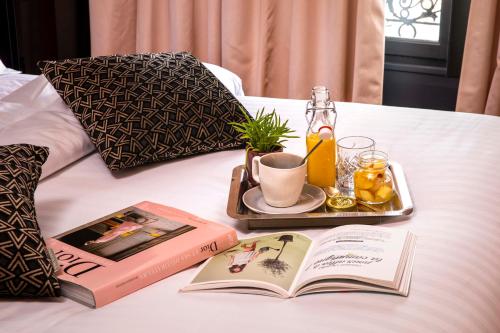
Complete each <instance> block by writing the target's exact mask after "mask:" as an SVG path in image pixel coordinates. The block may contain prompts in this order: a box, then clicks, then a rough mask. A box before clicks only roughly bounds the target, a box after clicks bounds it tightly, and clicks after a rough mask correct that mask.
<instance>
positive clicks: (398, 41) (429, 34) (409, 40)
mask: <svg viewBox="0 0 500 333" xmlns="http://www.w3.org/2000/svg"><path fill="white" fill-rule="evenodd" d="M451 14H452V1H451V0H386V5H385V36H386V52H385V53H386V55H389V56H403V57H413V58H423V59H428V60H429V59H431V61H424V62H423V63H422V62H420V66H419V65H418V64H417V63H418V61H417V62H416V61H414V60H413V61H409V63H408V64H406V65H405V64H404V63H405V61H404V60H403V64H399V65H397V66H396V67H400V68H399V69H402V68H401V66H402V67H403V68H404V67H405V66H406V67H414V68H416V69H415V70H416V71H417V72H426V73H432V74H440V75H445V74H446V63H447V60H448V53H449V43H450V24H451ZM389 58H390V57H389ZM390 62H393V61H390ZM389 66H391V65H389ZM422 66H423V67H422Z"/></svg>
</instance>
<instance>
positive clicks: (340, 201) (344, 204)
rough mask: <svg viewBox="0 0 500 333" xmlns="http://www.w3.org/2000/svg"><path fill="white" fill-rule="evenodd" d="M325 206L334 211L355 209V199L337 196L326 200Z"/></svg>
mask: <svg viewBox="0 0 500 333" xmlns="http://www.w3.org/2000/svg"><path fill="white" fill-rule="evenodd" d="M326 205H327V206H328V207H330V208H332V209H334V210H342V211H346V210H350V209H353V208H355V207H356V199H354V198H352V197H346V196H343V195H337V196H335V197H331V198H328V199H327V200H326Z"/></svg>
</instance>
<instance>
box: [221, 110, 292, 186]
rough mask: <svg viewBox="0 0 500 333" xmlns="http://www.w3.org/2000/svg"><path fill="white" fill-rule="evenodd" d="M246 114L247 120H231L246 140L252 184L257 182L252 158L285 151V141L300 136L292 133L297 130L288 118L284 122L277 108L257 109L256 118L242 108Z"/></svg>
mask: <svg viewBox="0 0 500 333" xmlns="http://www.w3.org/2000/svg"><path fill="white" fill-rule="evenodd" d="M241 111H242V113H243V115H244V116H245V119H246V122H242V123H236V122H231V123H229V124H230V125H232V126H233V128H234V129H235V130H236V131H237V132H239V133H241V136H240V137H241V138H242V139H244V140H246V145H247V147H246V158H245V167H246V169H247V173H248V180H249V181H250V183H251V184H252V185H256V184H257V183H256V182H255V181H254V179H253V177H252V160H253V158H254V157H255V156H263V155H266V154H269V153H274V152H278V151H283V148H284V145H283V143H284V142H286V141H287V139H292V138H298V136H294V135H290V134H291V133H293V132H295V131H294V130H292V129H290V128H289V127H288V126H287V125H288V120H286V121H284V122H282V121H281V118H280V116H278V115H277V114H276V110H273V112H271V113H264V108H262V109H261V110H257V114H256V115H255V119H252V118H251V117H249V116H248V114H247V113H246V112H245V111H244V110H243V109H241Z"/></svg>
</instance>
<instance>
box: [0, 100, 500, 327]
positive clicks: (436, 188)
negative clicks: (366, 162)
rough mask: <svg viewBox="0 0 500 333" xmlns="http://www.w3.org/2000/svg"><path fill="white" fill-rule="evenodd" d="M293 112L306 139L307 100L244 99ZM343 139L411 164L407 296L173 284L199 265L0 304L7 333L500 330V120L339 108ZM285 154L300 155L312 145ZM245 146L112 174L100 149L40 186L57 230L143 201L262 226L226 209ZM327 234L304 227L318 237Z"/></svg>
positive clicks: (47, 217) (41, 212) (45, 227)
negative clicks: (151, 280)
mask: <svg viewBox="0 0 500 333" xmlns="http://www.w3.org/2000/svg"><path fill="white" fill-rule="evenodd" d="M241 100H242V101H243V103H244V104H245V106H247V107H248V108H249V109H250V110H252V111H255V110H256V108H257V107H262V106H266V109H268V110H272V109H273V108H276V110H277V111H278V112H279V113H280V114H281V115H282V116H284V117H286V118H290V124H291V126H292V127H293V128H295V129H297V130H298V132H299V134H301V135H303V134H304V133H305V130H306V125H305V118H304V106H305V101H291V100H277V99H264V98H256V97H241ZM337 107H338V112H339V119H338V122H337V124H338V127H337V132H336V135H337V137H341V136H345V135H358V134H362V135H367V136H370V137H372V138H374V139H375V140H376V142H377V147H378V148H380V149H382V150H385V151H387V152H388V153H389V156H390V158H391V159H393V160H397V161H398V162H400V163H401V164H402V166H403V167H404V169H405V171H406V175H407V178H408V182H409V186H410V189H411V192H412V195H413V199H414V202H415V211H414V214H413V216H411V218H409V219H406V220H403V221H399V222H396V223H391V224H388V225H389V226H391V227H393V228H407V229H410V230H412V231H413V232H414V233H415V234H416V235H417V236H418V241H417V251H416V258H415V265H414V270H413V278H412V285H411V290H410V295H409V297H407V298H404V297H398V296H393V295H384V294H376V293H326V294H317V295H310V296H302V297H298V298H295V299H289V300H282V299H277V298H271V297H263V296H253V295H237V294H217V293H191V294H180V293H178V290H179V289H180V288H181V287H183V286H185V285H186V284H187V283H188V282H189V281H190V278H191V277H192V274H193V272H194V268H191V269H188V270H186V271H183V272H180V273H178V274H176V275H174V276H172V277H170V278H167V279H165V280H162V281H160V282H158V283H155V284H154V285H151V286H149V287H147V288H144V289H142V290H140V291H137V292H135V293H133V294H131V295H129V296H127V297H124V298H122V299H120V300H117V301H115V302H113V303H111V304H109V305H107V306H105V307H103V308H101V309H98V310H92V309H89V308H87V307H85V306H83V305H80V304H78V303H75V302H73V301H71V300H69V299H64V298H61V299H59V300H55V301H51V302H43V301H13V302H7V301H0V332H2V333H3V332H5V333H7V332H8V333H13V332H47V333H56V332H64V333H67V332H71V333H77V332H120V333H125V332H163V331H165V332H167V331H168V332H229V331H235V332H267V331H269V332H287V333H290V332H499V331H500V318H499V314H500V313H499V309H500V284H499V282H498V281H500V265H499V264H498V262H499V259H498V258H499V257H500V205H499V198H500V177H498V167H499V165H500V154H499V152H500V149H499V147H498V146H499V144H500V117H492V116H480V115H473V114H463V113H450V112H443V111H429V110H416V109H403V108H394V107H383V106H373V105H363V104H352V103H337ZM288 146H289V148H288V150H289V151H293V152H296V153H304V140H303V139H294V140H291V141H290V143H289V145H288ZM243 153H244V152H243V151H242V150H236V151H226V152H219V153H213V154H207V155H202V156H198V157H193V158H186V159H182V160H176V161H172V162H167V163H158V164H154V165H150V166H146V167H142V168H139V169H136V170H129V171H125V172H122V173H120V174H116V175H112V174H110V172H109V171H108V170H107V169H106V167H105V165H104V163H103V162H102V160H101V159H100V157H99V156H98V155H97V154H95V153H94V154H91V155H89V156H87V157H85V158H84V159H83V160H81V161H79V162H77V163H75V164H73V165H71V166H69V167H67V168H66V169H64V170H62V171H60V172H58V173H56V174H54V175H52V176H50V177H48V178H47V179H45V180H43V181H42V182H41V183H40V185H39V187H38V189H37V192H36V197H35V199H36V207H37V213H38V219H39V222H40V226H41V229H42V232H43V234H44V235H46V236H51V235H55V234H58V233H60V232H63V231H65V230H67V229H69V228H72V227H75V226H77V225H80V224H82V223H83V222H87V221H90V220H93V219H95V218H98V217H101V216H103V215H105V214H107V213H110V212H113V211H115V210H118V209H120V208H123V207H125V206H127V205H131V204H134V203H136V202H139V201H142V200H151V201H155V202H159V203H163V204H166V205H171V206H174V207H177V208H180V209H184V210H187V211H189V212H192V213H194V214H198V215H200V216H202V217H204V218H207V219H211V220H214V221H218V222H221V223H226V224H228V225H232V226H234V227H235V228H237V230H238V233H239V236H240V237H247V236H249V235H253V234H257V233H259V232H248V231H247V230H246V228H245V225H244V224H242V223H239V222H238V221H235V220H233V219H231V218H229V217H228V216H227V215H226V213H225V211H226V202H227V196H228V189H229V183H230V178H231V170H232V168H233V167H234V166H235V165H237V164H241V163H242V162H243ZM322 231H323V229H314V230H305V232H306V233H307V234H309V235H310V236H313V237H315V236H316V235H318V234H319V233H321V232H322Z"/></svg>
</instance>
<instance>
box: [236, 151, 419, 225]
mask: <svg viewBox="0 0 500 333" xmlns="http://www.w3.org/2000/svg"><path fill="white" fill-rule="evenodd" d="M389 168H390V169H391V172H392V175H393V181H394V187H395V195H394V197H393V199H392V200H391V201H389V202H388V203H386V204H384V205H377V206H374V207H375V208H376V209H377V211H373V210H372V209H370V208H368V207H365V206H362V205H360V204H358V206H357V207H356V210H354V211H349V212H336V211H332V210H330V209H329V208H328V207H327V206H326V205H325V204H324V203H323V205H321V206H320V207H319V208H317V209H316V210H314V211H312V212H309V213H301V214H259V213H255V212H253V211H251V210H250V209H248V208H247V207H246V206H245V204H244V203H243V200H242V196H243V194H244V193H245V192H246V191H247V190H248V189H250V188H251V186H250V184H249V182H248V175H247V172H246V170H245V167H244V166H243V165H239V166H237V167H235V168H234V169H233V175H232V178H231V187H230V189H229V199H228V202H227V215H229V216H230V217H232V218H234V219H237V220H240V221H245V222H246V223H248V229H265V228H308V227H325V226H339V225H345V224H378V223H382V222H386V221H389V220H394V219H395V218H398V217H399V218H401V217H405V216H408V215H410V214H411V213H412V212H413V201H412V198H411V194H410V190H409V188H408V184H407V182H406V177H405V175H404V172H403V168H402V167H401V165H400V164H398V163H396V162H392V161H391V162H390V166H389ZM398 220H399V219H398Z"/></svg>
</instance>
